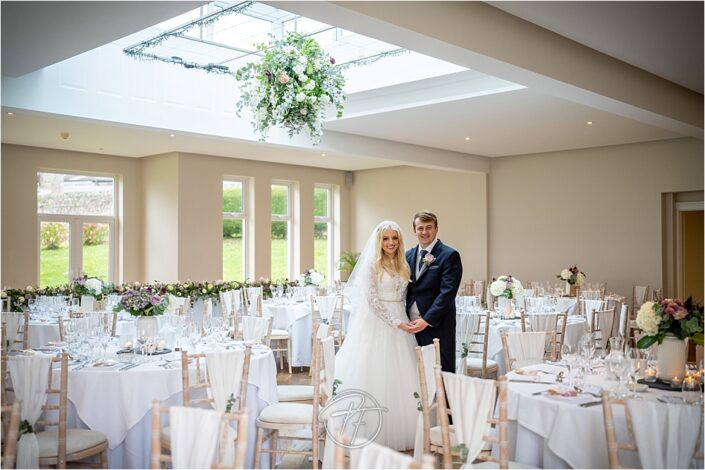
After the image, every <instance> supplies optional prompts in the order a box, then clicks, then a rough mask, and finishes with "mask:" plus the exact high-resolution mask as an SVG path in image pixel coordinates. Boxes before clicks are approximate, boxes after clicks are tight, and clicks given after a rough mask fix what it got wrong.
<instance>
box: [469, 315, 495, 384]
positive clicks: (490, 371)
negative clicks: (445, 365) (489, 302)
mask: <svg viewBox="0 0 705 470" xmlns="http://www.w3.org/2000/svg"><path fill="white" fill-rule="evenodd" d="M483 316H484V324H483V319H482V317H483ZM476 336H482V341H477V340H476V339H475V337H476ZM489 339H490V312H489V311H486V312H485V313H481V314H480V321H478V322H477V330H476V332H475V333H473V335H472V338H471V339H470V344H469V345H468V349H469V353H482V367H481V369H473V370H474V371H478V370H479V371H480V376H481V377H482V378H483V379H486V378H488V376H489V375H494V376H495V377H496V376H497V367H496V366H495V367H492V368H490V367H487V348H488V344H489ZM474 345H482V351H476V350H473V346H474ZM469 353H468V354H469ZM463 360H466V358H463ZM467 375H470V376H475V375H474V374H473V373H471V370H470V368H467Z"/></svg>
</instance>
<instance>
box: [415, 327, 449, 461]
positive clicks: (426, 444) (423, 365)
mask: <svg viewBox="0 0 705 470" xmlns="http://www.w3.org/2000/svg"><path fill="white" fill-rule="evenodd" d="M430 350H433V361H432V362H431V361H429V360H428V358H429V354H428V352H430ZM424 356H425V358H424ZM440 365H441V350H440V342H439V340H438V339H437V338H436V339H434V340H433V344H429V345H427V346H416V370H417V371H418V375H419V386H420V387H419V388H420V393H419V404H420V407H421V418H422V420H423V451H424V453H426V454H429V453H431V454H440V453H441V452H442V451H443V443H442V441H441V432H440V431H441V428H440V426H431V416H432V413H433V412H434V411H436V410H437V408H438V402H437V400H436V392H437V391H435V392H433V396H431V389H430V388H429V385H430V384H429V379H431V380H433V382H432V384H433V385H435V367H436V366H439V367H440ZM432 371H434V372H432ZM451 426H452V425H451Z"/></svg>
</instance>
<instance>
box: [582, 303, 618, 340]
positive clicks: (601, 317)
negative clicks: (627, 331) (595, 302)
mask: <svg viewBox="0 0 705 470" xmlns="http://www.w3.org/2000/svg"><path fill="white" fill-rule="evenodd" d="M614 309H615V307H612V308H610V309H607V310H594V311H593V312H592V315H591V316H588V322H589V323H588V326H589V327H590V331H591V332H592V333H595V338H597V340H598V344H597V345H596V346H599V347H601V348H602V349H603V350H605V349H606V348H607V340H609V338H610V335H611V334H612V329H613V327H614V322H615V312H614Z"/></svg>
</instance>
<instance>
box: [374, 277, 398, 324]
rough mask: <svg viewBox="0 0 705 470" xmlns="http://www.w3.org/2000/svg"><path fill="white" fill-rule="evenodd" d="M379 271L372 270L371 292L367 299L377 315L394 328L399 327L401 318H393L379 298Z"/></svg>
mask: <svg viewBox="0 0 705 470" xmlns="http://www.w3.org/2000/svg"><path fill="white" fill-rule="evenodd" d="M377 279H378V276H377V273H375V272H374V270H372V272H371V273H370V293H369V294H368V296H367V301H368V303H369V304H370V310H371V311H372V313H374V314H375V315H377V316H378V317H379V318H380V319H381V320H382V321H383V322H384V323H386V324H387V325H389V326H391V327H392V328H398V327H399V325H400V324H401V320H400V319H398V318H392V317H391V315H389V312H387V309H386V308H385V307H384V305H382V302H380V300H379V289H378V285H377Z"/></svg>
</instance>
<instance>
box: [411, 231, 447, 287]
mask: <svg viewBox="0 0 705 470" xmlns="http://www.w3.org/2000/svg"><path fill="white" fill-rule="evenodd" d="M440 252H441V241H440V240H437V241H436V244H435V245H433V250H431V254H432V255H433V257H434V258H436V259H438V253H440ZM416 262H417V263H418V260H417V261H416ZM434 263H435V261H434ZM429 267H430V266H426V265H425V264H424V265H423V266H421V272H419V279H421V277H422V276H423V275H424V274H426V271H428V268H429ZM414 272H416V269H414Z"/></svg>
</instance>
